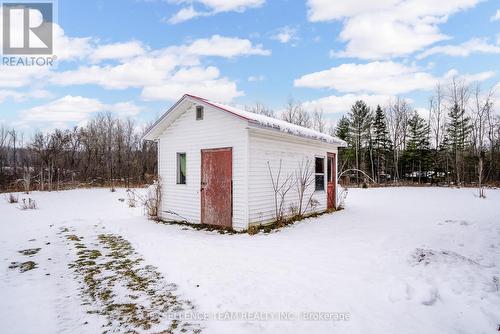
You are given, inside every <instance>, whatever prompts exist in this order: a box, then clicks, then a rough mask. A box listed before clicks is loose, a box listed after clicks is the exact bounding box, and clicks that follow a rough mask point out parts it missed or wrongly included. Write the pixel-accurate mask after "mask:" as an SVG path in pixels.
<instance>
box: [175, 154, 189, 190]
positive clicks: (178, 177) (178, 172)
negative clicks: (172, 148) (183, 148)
mask: <svg viewBox="0 0 500 334" xmlns="http://www.w3.org/2000/svg"><path fill="white" fill-rule="evenodd" d="M176 156H177V162H176V183H177V184H179V185H185V184H187V154H186V152H177V153H176ZM181 156H184V180H181V178H182V176H181V172H182V171H181V168H182V167H181ZM182 181H184V182H182Z"/></svg>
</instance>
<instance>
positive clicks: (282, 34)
mask: <svg viewBox="0 0 500 334" xmlns="http://www.w3.org/2000/svg"><path fill="white" fill-rule="evenodd" d="M271 39H274V40H277V41H279V42H280V43H283V44H285V43H288V42H291V41H294V40H297V29H296V28H291V27H289V26H285V27H282V28H279V29H278V30H277V32H276V33H275V34H273V35H272V36H271Z"/></svg>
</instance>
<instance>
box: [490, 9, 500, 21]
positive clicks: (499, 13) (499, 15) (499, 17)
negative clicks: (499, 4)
mask: <svg viewBox="0 0 500 334" xmlns="http://www.w3.org/2000/svg"><path fill="white" fill-rule="evenodd" d="M498 20H500V9H497V12H496V13H495V15H493V16H492V17H491V18H490V21H491V22H493V21H498Z"/></svg>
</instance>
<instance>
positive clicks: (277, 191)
mask: <svg viewBox="0 0 500 334" xmlns="http://www.w3.org/2000/svg"><path fill="white" fill-rule="evenodd" d="M282 165H283V161H282V160H281V159H280V164H279V167H278V170H277V172H276V175H274V173H273V171H272V169H271V164H270V163H269V161H268V162H267V168H268V170H269V175H270V176H271V183H272V187H273V192H274V215H275V219H276V222H278V223H281V222H283V219H284V215H285V212H284V211H285V210H284V204H285V196H286V194H287V193H288V192H289V191H290V190H291V189H292V188H293V186H294V182H293V174H289V175H287V177H286V178H283V177H282V175H281V172H282Z"/></svg>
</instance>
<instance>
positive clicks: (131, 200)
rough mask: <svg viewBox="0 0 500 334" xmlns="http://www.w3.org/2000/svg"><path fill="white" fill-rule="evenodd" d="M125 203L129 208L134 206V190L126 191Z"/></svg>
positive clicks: (135, 197) (135, 201) (135, 200)
mask: <svg viewBox="0 0 500 334" xmlns="http://www.w3.org/2000/svg"><path fill="white" fill-rule="evenodd" d="M127 204H128V207H129V208H135V207H136V206H137V196H136V195H135V193H134V192H132V191H129V192H127Z"/></svg>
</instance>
